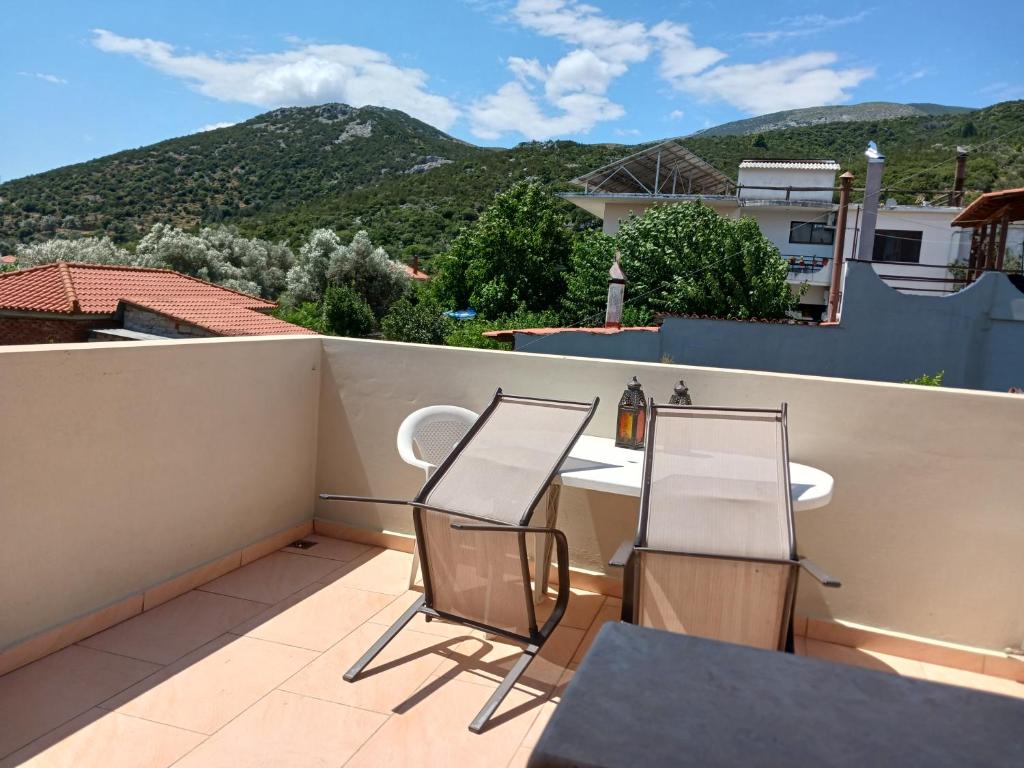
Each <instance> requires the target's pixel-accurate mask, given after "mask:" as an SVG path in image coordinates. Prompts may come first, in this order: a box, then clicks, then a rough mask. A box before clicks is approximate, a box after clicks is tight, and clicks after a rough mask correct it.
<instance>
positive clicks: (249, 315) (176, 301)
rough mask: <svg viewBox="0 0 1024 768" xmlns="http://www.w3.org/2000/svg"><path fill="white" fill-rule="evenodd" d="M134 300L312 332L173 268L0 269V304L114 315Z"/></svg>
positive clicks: (193, 314) (239, 330)
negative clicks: (122, 304) (272, 315)
mask: <svg viewBox="0 0 1024 768" xmlns="http://www.w3.org/2000/svg"><path fill="white" fill-rule="evenodd" d="M122 301H125V302H128V303H131V304H135V305H138V306H141V307H145V308H147V309H150V310H152V311H154V312H158V313H160V314H164V315H167V316H168V317H173V318H175V319H177V320H181V321H183V322H187V323H191V324H193V325H197V326H199V327H201V328H205V329H207V330H209V331H212V332H214V333H218V334H222V335H225V336H253V335H265V334H275V333H312V331H309V330H307V329H306V328H302V327H300V326H297V325H292V324H291V323H286V322H285V321H283V320H278V319H277V318H276V317H271V316H269V315H267V314H265V313H266V312H268V311H269V310H271V309H273V308H274V307H275V306H276V304H275V303H274V302H272V301H267V300H266V299H261V298H258V297H256V296H249V295H247V294H244V293H239V292H238V291H232V290H230V289H228V288H223V287H221V286H219V285H214V284H213V283H207V282H205V281H204V280H199V279H198V278H195V277H189V276H188V275H183V274H181V273H180V272H173V271H171V270H168V269H149V268H144V267H119V266H109V265H101V264H74V263H65V262H57V263H55V264H46V265H44V266H41V267H31V268H29V269H21V270H18V271H16V272H7V273H3V274H0V309H6V310H21V311H27V312H48V313H56V314H86V315H90V314H97V315H112V314H114V313H115V312H116V311H117V308H118V305H119V304H120V303H121V302H122Z"/></svg>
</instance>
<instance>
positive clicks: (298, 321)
mask: <svg viewBox="0 0 1024 768" xmlns="http://www.w3.org/2000/svg"><path fill="white" fill-rule="evenodd" d="M273 315H274V317H276V318H278V319H280V320H284V321H285V322H286V323H292V324H293V325H301V326H302V327H303V328H309V330H311V331H316V332H317V333H323V317H324V313H323V310H322V309H321V308H320V305H319V304H317V303H315V302H312V301H307V302H304V303H302V304H299V305H297V306H292V305H290V304H285V305H282V306H279V307H278V308H277V309H275V310H274V311H273Z"/></svg>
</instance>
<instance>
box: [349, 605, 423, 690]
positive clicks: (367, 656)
mask: <svg viewBox="0 0 1024 768" xmlns="http://www.w3.org/2000/svg"><path fill="white" fill-rule="evenodd" d="M425 602H426V598H425V597H422V596H421V597H420V598H419V599H418V600H417V601H416V602H415V603H413V604H412V605H410V606H409V608H408V609H407V610H406V611H405V613H403V614H402V615H401V616H400V617H399V619H398V621H396V622H395V623H394V624H392V625H391V627H390V628H389V629H388V631H387V632H385V633H384V634H383V635H381V636H380V639H379V640H378V641H377V642H376V643H374V644H373V645H371V646H370V649H369V650H368V651H367V652H366V653H364V654H363V655H362V658H360V659H359V661H357V662H356V663H355V664H353V665H352V668H351V669H349V671H348V672H346V673H345V675H344V677H345V681H346V682H349V683H351V682H354V681H355V680H356V678H357V677H359V675H360V674H361V673H362V671H363V669H364V668H365V667H366V665H367V664H369V663H370V662H371V661H373V660H374V658H375V657H376V656H377V654H378V653H380V652H381V651H383V650H384V646H386V645H387V644H388V643H390V642H391V641H392V640H394V639H395V635H397V634H398V633H399V632H401V631H402V627H404V626H405V625H406V624H408V623H409V621H410V620H411V619H412V617H413V616H415V615H416V614H417V613H419V610H420V608H422V607H423V606H424V605H425Z"/></svg>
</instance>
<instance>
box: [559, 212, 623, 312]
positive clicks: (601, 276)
mask: <svg viewBox="0 0 1024 768" xmlns="http://www.w3.org/2000/svg"><path fill="white" fill-rule="evenodd" d="M614 260H615V238H614V237H611V236H610V235H606V234H604V233H602V232H597V231H589V232H582V233H580V234H578V235H577V236H576V237H575V239H574V240H573V243H572V252H571V253H570V254H569V273H568V275H567V277H566V285H565V295H564V296H563V297H562V313H563V316H564V320H565V322H567V323H569V324H570V325H577V324H580V325H601V324H602V323H603V322H604V312H605V306H606V303H607V301H608V270H609V269H611V266H612V262H613V261H614ZM626 288H627V291H628V289H629V286H628V285H627V286H626Z"/></svg>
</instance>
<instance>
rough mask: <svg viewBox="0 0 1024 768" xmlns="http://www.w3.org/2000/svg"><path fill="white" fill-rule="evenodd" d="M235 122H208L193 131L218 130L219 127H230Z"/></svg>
mask: <svg viewBox="0 0 1024 768" xmlns="http://www.w3.org/2000/svg"><path fill="white" fill-rule="evenodd" d="M232 125H235V123H207V124H206V125H204V126H201V127H199V128H196V130H194V131H193V133H205V132H206V131H216V130H217V129H218V128H230V127H231V126H232Z"/></svg>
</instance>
